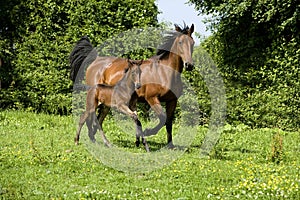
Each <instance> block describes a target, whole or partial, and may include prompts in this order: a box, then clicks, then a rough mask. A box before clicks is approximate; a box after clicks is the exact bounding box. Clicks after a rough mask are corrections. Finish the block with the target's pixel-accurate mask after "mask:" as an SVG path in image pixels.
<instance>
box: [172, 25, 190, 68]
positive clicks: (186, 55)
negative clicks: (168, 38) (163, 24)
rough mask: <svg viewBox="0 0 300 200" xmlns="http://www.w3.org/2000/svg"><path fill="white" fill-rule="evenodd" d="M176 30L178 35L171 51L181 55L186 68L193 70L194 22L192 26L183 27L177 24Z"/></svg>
mask: <svg viewBox="0 0 300 200" xmlns="http://www.w3.org/2000/svg"><path fill="white" fill-rule="evenodd" d="M175 30H176V31H177V32H178V36H177V38H176V39H175V41H174V43H173V46H172V50H171V51H172V52H175V53H176V54H177V55H178V56H180V57H181V59H182V61H183V65H184V67H185V68H186V70H188V71H191V70H193V69H194V64H193V58H192V54H193V49H194V44H195V41H194V39H193V38H192V33H193V32H194V24H192V26H191V28H189V27H188V26H185V27H184V28H181V27H179V26H178V25H175Z"/></svg>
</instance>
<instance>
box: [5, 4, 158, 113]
mask: <svg viewBox="0 0 300 200" xmlns="http://www.w3.org/2000/svg"><path fill="white" fill-rule="evenodd" d="M2 4H3V3H2ZM2 10H3V11H4V12H3V13H6V14H3V13H2V12H1V15H0V16H1V22H2V21H3V20H2V19H5V23H4V24H3V26H1V27H2V29H0V30H1V32H0V37H1V42H0V45H1V49H2V50H1V51H0V52H1V54H0V56H2V57H3V55H4V54H5V56H4V57H5V59H7V60H9V63H10V66H11V67H10V68H5V70H4V71H3V72H2V71H1V80H3V79H4V77H5V75H6V74H7V73H10V74H11V76H10V77H11V78H10V80H7V81H5V82H7V83H8V84H7V85H6V86H5V88H4V89H1V93H0V96H1V107H2V108H4V107H15V108H26V109H30V110H35V111H44V112H49V113H69V112H70V110H71V86H72V83H71V81H70V80H69V63H68V56H69V53H70V52H71V50H72V48H73V45H74V44H75V42H76V41H77V40H79V39H80V38H81V37H82V36H84V35H88V36H89V37H90V38H91V40H92V42H93V44H94V45H95V46H96V45H98V44H100V43H101V42H103V41H104V40H105V39H106V38H107V37H109V36H112V35H116V34H119V33H120V32H122V31H125V30H128V29H131V28H134V27H145V26H157V18H156V17H157V14H158V9H157V7H156V5H155V1H154V0H146V1H145V0H137V1H132V0H125V1H117V0H112V1H105V0H91V1H84V0H77V1H73V0H39V1H36V0H28V1H22V0H14V1H9V3H5V7H1V11H2ZM1 25H2V24H1ZM8 31H9V32H8ZM7 35H9V36H8V37H6V36H7ZM7 41H9V42H7Z"/></svg>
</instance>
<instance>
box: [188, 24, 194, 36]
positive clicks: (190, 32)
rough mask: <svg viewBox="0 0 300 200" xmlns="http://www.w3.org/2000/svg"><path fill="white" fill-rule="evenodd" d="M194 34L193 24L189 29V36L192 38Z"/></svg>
mask: <svg viewBox="0 0 300 200" xmlns="http://www.w3.org/2000/svg"><path fill="white" fill-rule="evenodd" d="M193 32H194V24H192V26H191V28H190V29H189V32H188V34H189V36H192V33H193Z"/></svg>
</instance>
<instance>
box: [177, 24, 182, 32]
mask: <svg viewBox="0 0 300 200" xmlns="http://www.w3.org/2000/svg"><path fill="white" fill-rule="evenodd" d="M175 30H176V31H177V32H181V31H182V29H181V28H180V26H178V24H175Z"/></svg>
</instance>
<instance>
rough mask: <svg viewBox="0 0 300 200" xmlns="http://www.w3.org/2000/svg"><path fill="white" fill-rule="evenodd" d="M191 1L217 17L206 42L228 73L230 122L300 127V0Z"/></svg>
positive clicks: (223, 70) (216, 60) (205, 46)
mask: <svg viewBox="0 0 300 200" xmlns="http://www.w3.org/2000/svg"><path fill="white" fill-rule="evenodd" d="M190 2H191V3H194V4H195V5H196V9H198V10H199V11H200V12H202V13H205V14H210V15H211V17H212V18H211V20H208V23H210V27H211V29H212V31H213V33H214V34H213V35H212V36H211V37H210V38H208V39H207V40H206V41H205V43H204V44H203V46H204V48H205V49H206V50H208V52H209V53H210V55H211V56H212V57H213V59H214V61H215V62H216V64H217V66H218V68H219V69H220V71H221V73H222V76H223V77H224V80H225V83H226V88H227V97H228V101H227V103H228V109H227V110H228V119H229V122H230V123H235V122H237V123H239V122H242V123H245V124H247V125H251V126H255V127H281V128H287V129H297V128H299V124H300V121H299V120H300V118H299V117H297V116H299V110H300V109H299V91H300V85H299V84H300V83H299V69H300V67H299V63H300V61H299V58H300V51H299V49H300V35H299V32H300V30H299V27H300V24H299V22H300V21H299V2H298V1H296V0H289V1H274V0H267V1H265V0H256V1H250V0H238V1H235V0H232V1H219V0H210V1H198V0H197V1H196V0H190Z"/></svg>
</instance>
